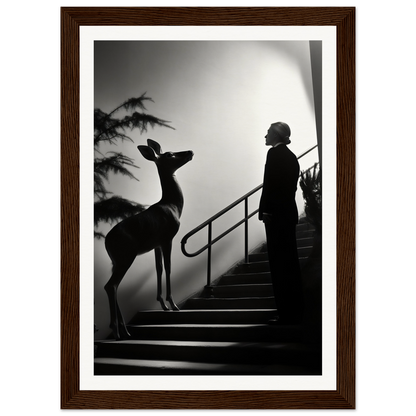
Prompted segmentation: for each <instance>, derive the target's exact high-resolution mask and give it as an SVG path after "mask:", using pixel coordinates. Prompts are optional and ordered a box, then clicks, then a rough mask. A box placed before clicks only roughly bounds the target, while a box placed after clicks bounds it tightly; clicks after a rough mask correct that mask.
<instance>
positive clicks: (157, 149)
mask: <svg viewBox="0 0 416 416" xmlns="http://www.w3.org/2000/svg"><path fill="white" fill-rule="evenodd" d="M147 145H148V146H149V147H151V148H152V149H153V150H154V151H155V152H156V154H157V155H161V154H162V153H163V152H162V148H161V146H160V144H159V143H158V142H155V141H154V140H152V139H147Z"/></svg>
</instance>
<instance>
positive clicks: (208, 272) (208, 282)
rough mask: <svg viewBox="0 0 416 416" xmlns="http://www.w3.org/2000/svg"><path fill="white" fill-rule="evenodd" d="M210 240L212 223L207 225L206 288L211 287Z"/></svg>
mask: <svg viewBox="0 0 416 416" xmlns="http://www.w3.org/2000/svg"><path fill="white" fill-rule="evenodd" d="M211 240H212V222H210V223H209V224H208V264H207V286H211Z"/></svg>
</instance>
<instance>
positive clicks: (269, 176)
mask: <svg viewBox="0 0 416 416" xmlns="http://www.w3.org/2000/svg"><path fill="white" fill-rule="evenodd" d="M298 178H299V162H298V160H297V158H296V156H295V155H294V154H293V153H292V152H291V151H290V150H289V149H288V148H287V146H286V145H284V144H280V145H278V146H276V147H272V148H271V149H270V150H269V151H268V153H267V159H266V166H265V169H264V180H263V191H262V195H261V199H260V207H259V219H260V220H261V219H262V214H263V213H268V214H272V216H273V219H274V221H278V222H279V223H280V222H281V223H291V224H297V222H298V209H297V206H296V200H295V194H296V188H297V182H298Z"/></svg>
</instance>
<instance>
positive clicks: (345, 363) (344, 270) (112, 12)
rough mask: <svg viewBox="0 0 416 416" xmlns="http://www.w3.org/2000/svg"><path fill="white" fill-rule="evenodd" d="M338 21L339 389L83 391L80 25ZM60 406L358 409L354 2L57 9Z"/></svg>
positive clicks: (328, 23) (329, 23) (327, 23)
mask: <svg viewBox="0 0 416 416" xmlns="http://www.w3.org/2000/svg"><path fill="white" fill-rule="evenodd" d="M129 25H130V26H170V25H172V26H174V25H176V26H185V25H196V26H209V25H211V26H221V25H231V26H250V25H253V26H254V25H262V26H335V27H336V29H337V58H336V59H337V61H336V65H337V81H336V82H337V85H336V87H337V109H336V112H337V120H336V122H337V212H336V218H337V230H336V231H337V247H336V249H337V250H336V251H337V259H336V260H337V276H336V281H337V317H336V319H337V328H336V329H337V335H336V337H337V365H336V371H337V376H336V377H337V382H336V390H334V391H322V390H319V391H309V390H308V391H306V390H305V391H303V390H302V391H294V390H290V391H289V390H288V391H283V390H279V391H258V390H257V391H256V390H253V391H247V390H244V391H238V390H234V391H231V390H230V391H228V390H227V391H225V390H215V391H211V390H203V391H189V390H187V391H175V390H171V391H109V390H105V391H91V390H80V376H79V374H80V357H79V356H80V324H79V320H80V312H79V305H80V296H79V288H80V281H79V280H80V266H79V263H80V262H79V260H80V256H79V254H80V253H79V249H80V245H79V224H80V217H79V204H80V196H79V192H80V187H79V178H80V171H79V157H80V128H79V125H80V112H79V110H80V101H79V100H80V84H79V80H80V65H79V64H80V50H79V45H80V43H79V40H80V37H79V29H80V26H129ZM61 82H62V84H61V218H62V221H61V408H62V409H341V408H344V409H354V408H355V8H353V7H316V8H315V7H276V8H274V7H272V8H270V7H266V8H251V7H250V8H240V7H235V8H234V7H224V8H216V7H209V8H206V7H195V8H192V7H191V8H186V7H185V8H176V7H172V8H163V7H154V8H153V7H150V8H123V7H120V8H117V7H115V8H111V7H110V8H101V7H100V8H88V7H80V8H62V9H61Z"/></svg>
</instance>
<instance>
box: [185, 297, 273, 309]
mask: <svg viewBox="0 0 416 416" xmlns="http://www.w3.org/2000/svg"><path fill="white" fill-rule="evenodd" d="M272 308H276V303H275V300H274V297H261V298H260V297H250V298H191V299H188V300H187V301H186V302H185V304H184V305H183V306H182V309H272Z"/></svg>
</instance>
